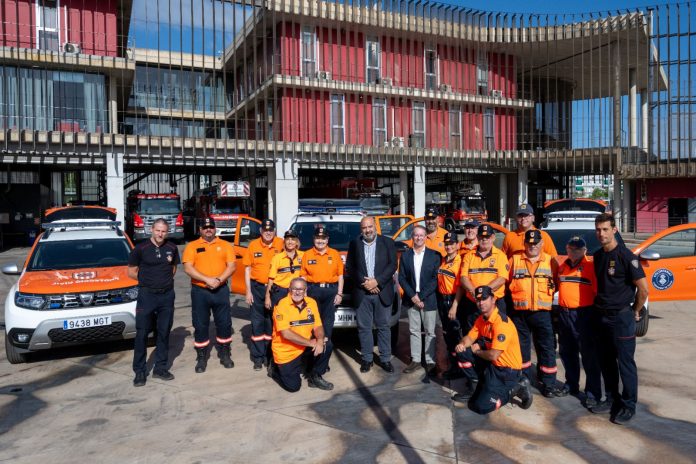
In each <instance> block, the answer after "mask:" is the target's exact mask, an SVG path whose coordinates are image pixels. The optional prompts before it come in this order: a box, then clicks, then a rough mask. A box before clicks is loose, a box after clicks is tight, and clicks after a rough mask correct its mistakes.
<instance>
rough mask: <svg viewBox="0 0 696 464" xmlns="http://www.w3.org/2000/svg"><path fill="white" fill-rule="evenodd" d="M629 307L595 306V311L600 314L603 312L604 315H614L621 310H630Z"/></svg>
mask: <svg viewBox="0 0 696 464" xmlns="http://www.w3.org/2000/svg"><path fill="white" fill-rule="evenodd" d="M630 309H631V308H630V307H626V308H621V309H602V308H595V311H597V312H599V313H600V314H603V315H604V316H616V315H617V314H619V313H620V312H621V311H628V310H630Z"/></svg>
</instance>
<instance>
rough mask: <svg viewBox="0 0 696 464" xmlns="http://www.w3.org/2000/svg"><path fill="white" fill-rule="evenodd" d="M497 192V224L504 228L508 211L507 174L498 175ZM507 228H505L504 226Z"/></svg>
mask: <svg viewBox="0 0 696 464" xmlns="http://www.w3.org/2000/svg"><path fill="white" fill-rule="evenodd" d="M498 185H499V192H498V214H499V220H500V222H499V224H501V225H503V226H505V224H506V223H507V219H508V209H507V197H508V193H507V174H500V177H499V184H498ZM506 227H507V226H506Z"/></svg>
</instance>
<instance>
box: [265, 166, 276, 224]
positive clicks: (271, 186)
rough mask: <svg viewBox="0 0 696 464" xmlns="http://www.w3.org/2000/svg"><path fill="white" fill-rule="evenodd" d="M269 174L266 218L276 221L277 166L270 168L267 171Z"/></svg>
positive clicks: (267, 178) (267, 179)
mask: <svg viewBox="0 0 696 464" xmlns="http://www.w3.org/2000/svg"><path fill="white" fill-rule="evenodd" d="M267 171H268V172H267V174H266V176H267V177H266V186H267V187H268V212H267V214H266V217H267V218H269V219H272V220H273V221H275V219H276V215H275V198H276V191H275V182H276V174H275V166H273V167H270V168H268V169H267Z"/></svg>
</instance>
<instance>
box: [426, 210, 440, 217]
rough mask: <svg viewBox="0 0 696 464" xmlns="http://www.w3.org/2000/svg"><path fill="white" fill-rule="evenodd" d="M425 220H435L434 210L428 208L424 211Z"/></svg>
mask: <svg viewBox="0 0 696 464" xmlns="http://www.w3.org/2000/svg"><path fill="white" fill-rule="evenodd" d="M425 219H437V210H435V208H428V209H427V210H426V211H425Z"/></svg>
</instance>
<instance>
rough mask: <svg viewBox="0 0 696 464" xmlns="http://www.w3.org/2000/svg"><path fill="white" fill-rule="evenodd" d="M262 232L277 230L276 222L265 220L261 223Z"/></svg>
mask: <svg viewBox="0 0 696 464" xmlns="http://www.w3.org/2000/svg"><path fill="white" fill-rule="evenodd" d="M261 230H275V222H273V221H272V220H271V219H264V220H263V222H262V223H261Z"/></svg>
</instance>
